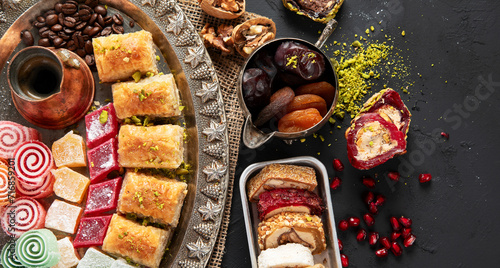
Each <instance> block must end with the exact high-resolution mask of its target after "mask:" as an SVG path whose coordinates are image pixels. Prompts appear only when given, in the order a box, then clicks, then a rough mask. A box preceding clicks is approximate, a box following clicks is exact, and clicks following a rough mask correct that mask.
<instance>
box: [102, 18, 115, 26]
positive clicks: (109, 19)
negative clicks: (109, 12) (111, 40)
mask: <svg viewBox="0 0 500 268" xmlns="http://www.w3.org/2000/svg"><path fill="white" fill-rule="evenodd" d="M104 24H105V25H106V26H110V25H111V24H113V17H111V16H106V17H105V18H104Z"/></svg>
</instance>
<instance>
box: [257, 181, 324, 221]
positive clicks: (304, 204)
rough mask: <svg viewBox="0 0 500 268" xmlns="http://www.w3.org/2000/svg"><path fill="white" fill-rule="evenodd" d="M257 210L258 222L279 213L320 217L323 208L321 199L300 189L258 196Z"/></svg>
mask: <svg viewBox="0 0 500 268" xmlns="http://www.w3.org/2000/svg"><path fill="white" fill-rule="evenodd" d="M257 210H258V211H259V217H260V220H264V219H267V218H269V217H272V216H274V215H276V214H278V213H280V212H303V213H308V214H311V215H321V213H322V211H323V206H322V200H321V198H320V197H319V196H318V195H317V194H315V193H313V192H309V191H306V190H302V189H274V190H271V191H266V192H264V193H262V194H261V195H260V199H259V203H258V204H257Z"/></svg>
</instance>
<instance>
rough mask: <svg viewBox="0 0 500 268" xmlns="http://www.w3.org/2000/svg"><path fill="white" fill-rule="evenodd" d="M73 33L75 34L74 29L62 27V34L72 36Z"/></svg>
mask: <svg viewBox="0 0 500 268" xmlns="http://www.w3.org/2000/svg"><path fill="white" fill-rule="evenodd" d="M74 32H75V30H74V29H71V28H68V27H64V33H65V34H67V35H72V34H73V33H74Z"/></svg>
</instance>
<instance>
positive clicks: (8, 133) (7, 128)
mask: <svg viewBox="0 0 500 268" xmlns="http://www.w3.org/2000/svg"><path fill="white" fill-rule="evenodd" d="M39 139H40V133H39V132H38V131H37V130H36V129H33V128H29V127H25V126H22V125H19V124H17V123H14V122H10V121H0V158H6V159H7V158H13V157H14V152H15V150H16V148H17V147H18V146H19V144H21V143H23V142H25V141H31V140H39Z"/></svg>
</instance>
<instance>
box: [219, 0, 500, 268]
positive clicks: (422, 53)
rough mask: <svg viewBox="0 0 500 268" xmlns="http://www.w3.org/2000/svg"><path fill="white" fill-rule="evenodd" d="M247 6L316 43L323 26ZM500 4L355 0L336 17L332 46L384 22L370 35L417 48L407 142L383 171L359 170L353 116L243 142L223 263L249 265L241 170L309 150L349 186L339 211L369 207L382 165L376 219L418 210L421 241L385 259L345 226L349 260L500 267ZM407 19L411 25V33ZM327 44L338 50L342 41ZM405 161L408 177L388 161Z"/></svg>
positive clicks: (260, 2)
mask: <svg viewBox="0 0 500 268" xmlns="http://www.w3.org/2000/svg"><path fill="white" fill-rule="evenodd" d="M247 10H248V11H250V12H255V13H258V14H261V15H264V16H267V17H270V18H272V19H273V20H274V21H275V22H276V25H277V30H278V37H297V38H303V39H306V40H308V41H311V42H314V41H316V39H317V38H318V37H319V34H318V31H321V30H322V29H323V27H324V25H322V24H320V23H315V22H312V21H311V20H309V19H307V18H305V17H303V16H298V15H296V14H294V13H292V12H290V11H288V10H286V9H285V8H284V7H283V6H282V4H281V1H280V0H249V1H247ZM499 15H500V2H499V1H462V0H460V1H457V0H440V1H439V0H416V1H403V0H387V1H366V0H346V1H345V3H344V5H343V7H342V8H341V10H340V12H339V14H338V15H337V17H336V19H337V20H338V22H339V28H338V29H337V30H336V31H335V32H334V33H333V35H332V36H331V37H330V38H329V39H328V41H327V45H329V44H332V43H333V41H334V40H336V41H340V42H349V43H350V42H352V41H354V34H356V33H358V34H362V33H363V32H364V30H365V29H366V28H367V27H369V26H371V25H373V26H374V27H376V29H377V30H379V29H380V27H382V28H383V29H384V32H383V34H380V33H379V34H376V35H375V36H372V37H370V38H371V39H370V40H381V41H383V40H384V39H385V37H384V34H388V35H390V36H393V37H394V40H395V41H394V45H395V47H397V48H398V49H400V50H401V51H402V55H403V57H404V58H405V59H408V60H407V61H405V64H406V65H408V66H411V68H412V71H411V76H410V77H409V78H408V79H409V80H412V81H415V83H414V85H413V86H411V87H409V91H410V94H409V95H402V96H403V100H404V102H405V103H406V104H407V106H408V107H409V108H410V109H411V112H412V114H413V118H412V123H411V128H410V132H409V135H408V153H407V154H406V155H405V156H401V157H399V158H396V159H392V160H390V161H389V162H387V163H385V164H383V165H381V166H379V167H376V168H374V169H373V170H369V171H359V170H356V169H354V168H353V167H352V166H351V165H350V164H349V162H348V160H347V152H346V149H345V148H346V143H345V139H344V137H343V136H344V131H345V129H346V126H347V124H348V121H347V120H344V121H343V123H342V125H343V127H342V129H340V130H339V129H337V128H336V127H333V126H331V125H329V124H327V125H325V126H324V127H323V128H322V129H321V130H320V131H319V132H318V134H321V135H322V136H323V137H325V139H326V140H325V141H324V142H322V141H321V140H320V139H319V138H318V139H315V138H313V137H309V138H307V141H306V142H304V143H300V142H296V143H293V145H292V146H289V145H286V144H284V143H283V142H282V141H280V140H277V139H274V140H272V141H271V142H268V143H267V144H265V145H264V146H262V147H261V148H259V149H257V150H250V149H248V148H246V147H245V146H244V145H242V146H241V151H240V158H239V163H238V166H237V171H236V180H235V190H234V197H233V207H232V214H231V224H230V227H229V234H228V239H227V244H226V253H225V256H224V259H223V265H222V266H223V267H251V264H250V258H249V253H248V246H247V240H246V235H245V225H244V220H243V214H242V207H241V200H240V195H239V188H238V186H237V185H238V181H239V176H240V174H241V172H242V171H243V170H244V169H245V168H246V167H247V166H248V165H249V164H251V163H255V162H260V161H266V160H275V159H281V158H287V157H291V156H300V155H310V156H314V157H317V158H318V159H319V160H321V161H322V162H323V163H324V164H325V166H326V167H327V170H328V173H329V176H330V177H333V176H339V177H341V178H342V180H343V184H342V186H341V187H340V188H339V189H338V190H336V191H332V195H333V200H332V201H333V204H334V210H335V211H334V213H335V218H336V221H337V222H338V221H339V220H340V219H344V218H347V217H349V216H358V217H361V216H362V215H363V214H364V213H366V212H367V207H366V206H365V205H364V203H363V201H362V197H363V196H364V194H365V193H366V192H367V190H368V189H367V188H366V187H364V186H363V185H362V184H361V182H360V178H361V176H363V175H370V176H376V175H378V177H379V179H378V183H377V186H376V188H375V189H374V192H376V193H382V194H384V195H385V196H386V197H387V202H386V205H385V206H384V207H382V208H381V210H380V213H379V214H378V215H377V216H376V217H375V220H376V222H375V226H374V227H373V229H374V230H377V231H379V232H380V234H381V235H389V232H390V225H389V217H390V216H400V215H404V216H407V217H410V218H412V220H413V226H412V227H413V233H414V234H415V235H416V236H417V240H416V242H415V244H414V246H413V247H411V248H404V249H403V255H402V256H400V257H395V256H393V255H392V254H391V253H389V256H388V257H387V258H385V259H378V258H377V257H376V256H375V254H374V249H373V248H371V247H370V246H369V245H368V243H367V242H366V241H365V242H362V243H359V242H357V241H356V238H355V234H356V231H354V230H349V231H346V232H340V233H339V238H340V239H341V240H342V241H343V243H344V253H345V254H346V255H347V256H348V257H349V259H350V265H349V267H497V266H498V263H500V254H498V253H499V250H498V246H497V245H498V241H500V232H499V231H498V227H497V226H496V223H498V222H500V211H499V208H500V205H499V204H500V195H499V194H498V193H497V191H499V189H500V180H499V176H498V166H499V165H500V157H499V156H498V151H499V150H500V143H499V142H498V134H497V133H498V131H499V130H500V120H499V119H500V118H499V114H500V105H499V104H498V103H499V101H500V73H499V71H500V60H499V54H500V50H499V49H498V43H499V41H500V35H499V34H498V32H499V30H498V29H500V21H499V20H498V18H499ZM379 21H382V23H381V24H379ZM402 30H405V31H406V36H405V37H404V38H402V37H401V31H402ZM324 51H326V53H327V55H329V56H333V49H330V50H328V49H327V50H325V49H324ZM432 64H434V67H431V65H432ZM419 74H421V75H422V77H421V78H420V77H419ZM485 80H486V81H490V85H492V87H490V89H491V92H492V93H491V94H489V96H487V97H484V98H483V97H481V96H478V95H477V93H476V90H477V89H478V88H480V92H479V94H484V95H487V94H486V93H487V92H488V91H487V90H485V88H484V87H482V84H483V82H482V81H485ZM445 81H447V83H445ZM491 81H492V82H491ZM401 82H402V81H398V79H397V78H395V79H392V80H388V79H381V80H379V81H375V88H374V90H377V91H378V90H379V89H381V88H382V85H384V84H387V85H389V86H394V87H396V86H397V85H398V84H400V83H401ZM399 91H400V90H399ZM478 97H479V100H478ZM441 129H442V130H443V131H446V132H448V133H449V134H450V139H449V140H447V141H444V139H442V138H441V137H440V136H439V135H438V134H436V133H440V132H441ZM330 131H331V133H330ZM436 131H437V132H436ZM433 133H434V134H433ZM329 144H331V146H328V145H329ZM333 158H340V159H341V160H342V161H343V163H344V165H345V166H346V169H345V170H344V171H343V172H341V173H338V174H335V173H334V170H333V167H332V164H331V163H332V160H333ZM398 168H403V169H405V168H406V169H405V170H407V172H405V173H406V174H405V175H406V176H403V178H401V180H400V181H399V182H398V183H391V181H389V180H386V179H385V177H384V175H385V174H386V173H387V171H390V170H397V169H398ZM420 173H431V174H432V175H433V180H432V182H430V183H428V184H426V185H421V184H420V183H419V182H418V175H419V174H420ZM377 248H378V247H377Z"/></svg>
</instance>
